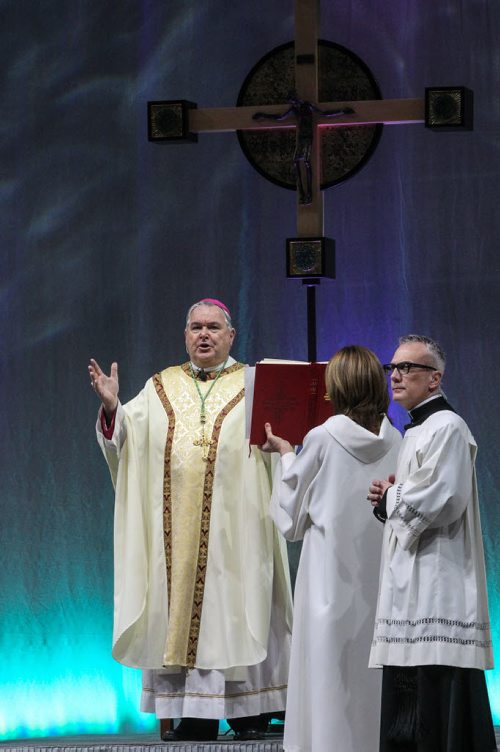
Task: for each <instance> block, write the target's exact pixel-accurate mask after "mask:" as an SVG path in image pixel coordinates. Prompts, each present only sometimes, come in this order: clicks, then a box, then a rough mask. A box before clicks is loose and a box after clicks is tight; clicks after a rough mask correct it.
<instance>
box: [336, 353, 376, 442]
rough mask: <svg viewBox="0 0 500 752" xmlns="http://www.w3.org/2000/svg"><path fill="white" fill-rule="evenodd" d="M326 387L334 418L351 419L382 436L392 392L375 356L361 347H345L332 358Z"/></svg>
mask: <svg viewBox="0 0 500 752" xmlns="http://www.w3.org/2000/svg"><path fill="white" fill-rule="evenodd" d="M325 385H326V390H327V392H328V396H329V397H330V400H331V403H332V409H333V413H334V415H339V414H340V415H347V417H349V418H351V420H353V421H354V422H355V423H359V425H360V426H363V428H366V429H367V430H368V431H372V432H373V433H377V434H378V432H379V429H380V424H381V423H382V418H383V415H384V413H386V412H387V409H388V407H389V391H388V389H387V379H386V377H385V374H384V370H383V368H382V365H381V363H380V361H379V359H378V358H377V356H376V355H375V353H373V352H372V351H371V350H369V349H368V348H367V347H362V346H361V345H349V346H348V347H343V348H342V349H341V350H339V351H338V352H336V353H335V355H333V356H332V357H331V358H330V361H329V363H328V365H327V367H326V371H325Z"/></svg>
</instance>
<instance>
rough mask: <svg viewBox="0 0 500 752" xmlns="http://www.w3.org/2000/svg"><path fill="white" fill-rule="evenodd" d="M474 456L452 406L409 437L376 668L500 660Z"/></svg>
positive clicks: (388, 531)
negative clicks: (495, 644)
mask: <svg viewBox="0 0 500 752" xmlns="http://www.w3.org/2000/svg"><path fill="white" fill-rule="evenodd" d="M476 452H477V446H476V442H475V441H474V438H473V436H472V434H471V433H470V431H469V429H468V427H467V425H466V423H465V422H464V421H463V420H462V418H460V417H459V416H458V415H456V414H455V413H454V412H452V411H450V410H440V411H438V412H435V413H434V414H433V415H430V416H429V417H428V418H427V419H426V420H425V421H424V422H423V423H422V424H421V425H416V426H415V427H412V428H410V429H409V430H408V431H407V432H406V434H405V437H404V440H403V444H402V446H401V453H400V457H399V460H398V469H397V475H396V484H395V485H394V486H392V487H391V488H390V489H389V491H388V493H387V522H386V523H385V530H384V543H383V556H382V564H381V577H380V593H379V598H378V606H377V621H376V626H375V635H374V641H373V647H372V651H371V655H370V665H372V666H381V665H384V666H391V665H392V666H421V665H447V666H458V667H462V668H477V669H487V668H492V666H493V655H492V645H491V633H490V622H489V615H488V598H487V591H486V577H485V568H484V554H483V542H482V536H481V522H480V517H479V503H478V496H477V485H476V474H475V458H476Z"/></svg>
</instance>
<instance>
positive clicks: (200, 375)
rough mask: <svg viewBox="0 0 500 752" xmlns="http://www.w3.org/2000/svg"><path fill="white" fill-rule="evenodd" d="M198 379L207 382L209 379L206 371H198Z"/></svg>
mask: <svg viewBox="0 0 500 752" xmlns="http://www.w3.org/2000/svg"><path fill="white" fill-rule="evenodd" d="M198 378H199V379H200V381H206V380H207V378H208V377H207V374H206V373H205V371H204V370H203V368H200V370H199V371H198Z"/></svg>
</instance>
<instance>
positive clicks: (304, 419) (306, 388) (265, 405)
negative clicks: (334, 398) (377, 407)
mask: <svg viewBox="0 0 500 752" xmlns="http://www.w3.org/2000/svg"><path fill="white" fill-rule="evenodd" d="M325 369H326V363H272V362H267V363H266V362H263V363H257V364H256V366H255V385H254V395H253V405H252V420H251V429H250V443H251V444H258V445H260V444H264V442H265V440H266V432H265V430H264V423H270V424H271V426H272V429H273V433H274V434H275V435H276V436H281V437H282V438H283V439H287V440H288V441H289V442H290V444H293V445H297V444H302V441H303V439H304V436H305V435H306V433H307V432H308V431H310V430H311V428H314V427H315V426H319V425H320V424H321V423H324V421H325V420H326V419H327V418H330V417H331V415H332V407H331V404H330V401H329V400H328V397H327V395H326V388H325Z"/></svg>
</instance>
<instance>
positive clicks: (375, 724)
mask: <svg viewBox="0 0 500 752" xmlns="http://www.w3.org/2000/svg"><path fill="white" fill-rule="evenodd" d="M400 442H401V435H400V434H399V432H398V431H397V430H396V429H395V428H394V427H393V426H392V425H391V424H390V422H389V420H388V419H387V418H384V420H383V422H382V426H381V428H380V433H379V435H378V436H376V435H375V434H373V433H371V432H370V431H368V430H366V429H365V428H362V427H361V426H360V425H358V424H357V423H354V422H353V421H352V420H351V419H350V418H348V417H346V416H345V415H337V416H334V417H332V418H329V419H328V420H327V421H326V422H325V423H323V425H321V426H318V427H317V428H314V429H313V430H312V431H310V432H309V433H308V434H307V436H306V438H305V440H304V445H303V448H302V450H301V452H300V453H299V454H298V455H297V456H295V455H294V454H293V453H287V454H285V455H283V456H282V458H281V463H280V465H281V467H280V465H278V467H277V472H276V474H275V479H274V487H273V496H272V501H271V510H272V515H273V517H274V520H275V522H276V524H277V526H278V527H279V529H280V530H281V531H282V533H283V534H284V536H285V537H286V538H287V539H288V540H291V541H296V540H301V539H302V538H303V546H302V552H301V556H300V561H299V566H298V571H297V579H296V584H295V602H294V628H293V635H292V654H291V664H290V676H289V682H288V699H287V709H286V720H285V734H284V742H283V746H284V749H285V750H286V752H332V750H334V749H335V750H337V749H338V750H341V751H342V752H374V751H375V750H376V748H377V745H378V735H379V703H380V676H379V674H378V672H374V671H370V670H369V669H368V656H369V651H370V643H371V637H372V633H373V621H374V618H375V606H376V596H377V589H378V570H379V562H380V548H381V540H382V531H381V529H379V527H380V526H379V524H378V523H377V521H376V520H375V519H374V517H373V515H372V514H371V509H370V506H369V505H368V504H367V501H366V496H367V493H368V487H369V485H370V482H371V481H372V480H373V479H374V478H378V477H387V476H388V475H389V474H390V473H393V472H394V471H395V468H396V460H397V454H398V449H399V445H400ZM280 469H281V478H280V477H279V470H280Z"/></svg>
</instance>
